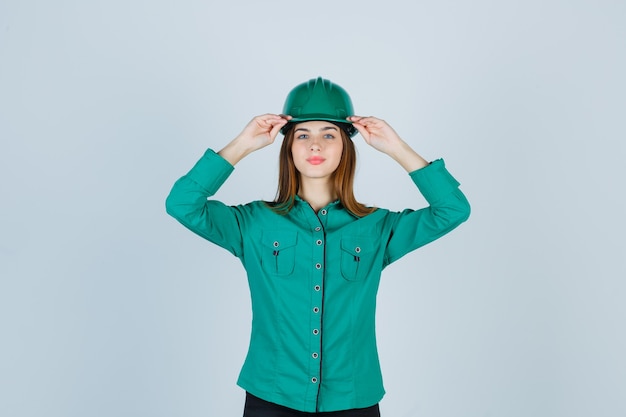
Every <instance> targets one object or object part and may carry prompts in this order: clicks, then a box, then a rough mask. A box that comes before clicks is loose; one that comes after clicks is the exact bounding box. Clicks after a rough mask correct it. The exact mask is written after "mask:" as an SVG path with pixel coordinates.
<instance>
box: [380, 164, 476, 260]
mask: <svg viewBox="0 0 626 417" xmlns="http://www.w3.org/2000/svg"><path fill="white" fill-rule="evenodd" d="M409 176H410V177H411V179H412V180H413V182H414V183H415V185H416V186H417V188H418V189H419V190H420V192H421V193H422V195H423V196H424V198H425V199H426V201H427V202H428V204H429V206H428V207H425V208H422V209H419V210H412V209H407V210H404V211H402V212H400V213H393V217H392V224H391V235H390V238H389V241H388V242H387V247H386V250H385V258H384V265H385V266H387V265H389V264H390V263H392V262H394V261H396V260H398V259H400V258H401V257H402V256H404V255H406V254H407V253H409V252H411V251H413V250H415V249H417V248H419V247H421V246H424V245H425V244H427V243H429V242H432V241H433V240H435V239H438V238H440V237H441V236H443V235H445V234H446V233H448V232H450V231H451V230H452V229H454V228H456V227H457V226H458V225H460V224H461V223H463V222H464V221H465V220H467V218H468V217H469V214H470V205H469V202H468V201H467V199H466V198H465V195H464V194H463V193H462V192H461V190H460V189H459V182H458V181H457V180H456V179H455V178H454V177H453V176H452V175H451V174H450V173H449V172H448V170H447V169H446V167H445V163H444V161H443V160H442V159H438V160H436V161H433V162H432V163H431V164H430V165H428V166H426V167H424V168H421V169H418V170H416V171H413V172H411V173H409Z"/></svg>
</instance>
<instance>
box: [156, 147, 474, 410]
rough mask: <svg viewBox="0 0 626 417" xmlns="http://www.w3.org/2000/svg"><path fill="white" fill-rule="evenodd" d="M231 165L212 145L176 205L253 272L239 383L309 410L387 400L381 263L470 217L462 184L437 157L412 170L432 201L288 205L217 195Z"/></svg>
mask: <svg viewBox="0 0 626 417" xmlns="http://www.w3.org/2000/svg"><path fill="white" fill-rule="evenodd" d="M232 171H233V166H232V165H230V164H229V163H228V162H227V161H226V160H225V159H223V158H222V157H220V156H219V155H218V154H216V153H215V152H213V151H212V150H208V151H207V152H206V153H205V155H204V156H203V157H202V158H201V159H200V161H198V162H197V163H196V165H195V166H194V167H193V168H192V169H191V171H189V173H188V174H187V175H185V176H184V177H182V178H180V179H179V180H178V181H177V182H176V184H175V185H174V187H173V189H172V191H171V193H170V195H169V196H168V198H167V203H166V206H167V211H168V213H169V214H171V215H172V216H173V217H175V218H176V219H177V220H178V221H180V222H181V223H182V224H183V225H184V226H186V227H187V228H189V229H190V230H192V231H193V232H195V233H197V234H198V235H200V236H202V237H204V238H205V239H207V240H209V241H211V242H213V243H215V244H217V245H219V246H221V247H223V248H224V249H226V250H228V251H229V252H231V253H232V254H233V255H235V256H237V257H238V258H239V259H240V260H241V262H242V263H243V266H244V268H245V270H246V271H247V274H248V283H249V285H250V292H251V297H252V313H253V319H252V334H251V340H250V347H249V351H248V355H247V357H246V360H245V363H244V365H243V368H242V370H241V373H240V376H239V380H238V385H240V386H241V387H242V388H244V389H245V390H247V391H249V392H250V393H251V394H253V395H255V396H257V397H260V398H262V399H264V400H266V401H270V402H273V403H277V404H280V405H284V406H286V407H289V408H293V409H296V410H300V411H306V412H316V411H317V412H322V411H336V410H345V409H351V408H363V407H368V406H371V405H374V404H376V403H377V402H379V401H380V400H381V398H382V397H383V395H384V393H385V391H384V389H383V383H382V375H381V371H380V365H379V360H378V352H377V348H376V338H375V329H374V324H375V308H376V293H377V290H378V284H379V281H380V275H381V271H382V270H383V269H384V268H385V267H386V266H387V265H389V264H390V263H392V262H394V261H396V260H397V259H399V258H400V257H402V256H403V255H405V254H406V253H408V252H410V251H412V250H414V249H416V248H418V247H420V246H422V245H424V244H426V243H428V242H431V241H433V240H435V239H437V238H439V237H440V236H443V235H444V234H446V233H448V232H449V231H451V230H452V229H454V228H455V227H456V226H458V225H459V224H460V223H461V222H463V221H464V220H466V219H467V217H468V215H469V211H470V209H469V204H468V202H467V200H466V199H465V196H464V195H463V194H462V193H461V191H460V190H459V189H458V185H459V183H458V182H457V181H456V180H455V179H454V178H453V177H452V176H451V175H450V174H449V173H448V171H447V170H446V168H445V166H444V162H443V161H442V160H437V161H434V162H433V163H431V164H430V165H428V166H427V167H425V168H422V169H419V170H417V171H414V172H411V173H410V177H411V178H412V180H413V182H414V183H415V184H416V185H417V187H418V188H419V190H420V191H421V193H422V194H423V195H424V197H425V198H426V200H427V201H428V203H429V205H430V206H429V207H426V208H423V209H420V210H408V209H407V210H404V211H402V212H391V211H389V210H385V209H380V208H379V209H377V210H376V211H374V212H373V213H372V214H369V215H367V216H365V217H362V218H358V217H355V216H353V215H352V214H350V213H349V212H348V211H347V210H345V209H344V208H343V206H342V205H341V204H340V203H339V202H334V203H331V204H329V205H328V206H326V207H324V208H323V209H321V210H319V211H318V212H317V213H315V211H314V210H313V209H312V208H311V206H309V204H308V203H306V202H305V201H303V200H301V199H296V202H295V205H294V207H293V208H292V209H291V211H289V212H288V213H287V214H283V215H281V214H277V213H275V212H274V211H272V210H271V209H270V208H269V207H268V206H267V204H266V203H265V202H262V201H255V202H252V203H249V204H245V205H238V206H227V205H225V204H223V203H221V202H219V201H215V200H212V199H209V197H211V196H213V195H214V194H215V193H216V192H217V190H218V189H219V188H220V186H221V185H222V184H223V183H224V181H225V180H226V179H227V178H228V176H229V175H230V174H231V172H232Z"/></svg>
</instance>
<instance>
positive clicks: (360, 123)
mask: <svg viewBox="0 0 626 417" xmlns="http://www.w3.org/2000/svg"><path fill="white" fill-rule="evenodd" d="M348 120H350V121H351V122H352V125H353V126H354V127H355V128H356V129H357V130H358V131H359V133H360V134H361V136H362V137H363V139H364V140H365V142H366V143H367V144H368V145H370V146H371V147H373V148H374V149H376V150H378V151H380V152H383V153H386V154H388V155H390V154H391V153H393V152H394V151H395V150H396V149H397V148H398V147H400V146H401V145H402V142H403V141H402V139H400V136H398V134H397V133H396V131H395V130H393V128H392V127H391V126H389V124H388V123H387V122H385V121H384V120H382V119H378V118H376V117H372V116H369V117H362V116H351V117H348Z"/></svg>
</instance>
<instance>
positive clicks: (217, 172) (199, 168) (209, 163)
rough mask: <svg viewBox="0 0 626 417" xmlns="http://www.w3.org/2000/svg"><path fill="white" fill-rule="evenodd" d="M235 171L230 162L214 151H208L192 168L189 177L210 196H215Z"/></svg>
mask: <svg viewBox="0 0 626 417" xmlns="http://www.w3.org/2000/svg"><path fill="white" fill-rule="evenodd" d="M234 170H235V167H233V166H232V165H231V164H230V162H228V161H227V160H225V159H224V158H222V157H221V156H220V155H219V154H218V153H217V152H215V151H214V150H213V149H207V151H206V152H205V153H204V155H203V156H202V158H200V160H199V161H198V162H196V164H195V165H194V166H193V168H191V170H190V171H189V173H187V177H189V178H191V179H192V180H193V181H195V182H196V183H198V184H199V185H201V186H202V188H204V189H205V190H206V191H207V192H208V193H209V195H213V194H215V193H216V192H217V190H218V189H219V188H220V187H221V186H222V184H224V182H225V181H226V179H227V178H228V177H229V176H230V174H231V173H232V172H233V171H234Z"/></svg>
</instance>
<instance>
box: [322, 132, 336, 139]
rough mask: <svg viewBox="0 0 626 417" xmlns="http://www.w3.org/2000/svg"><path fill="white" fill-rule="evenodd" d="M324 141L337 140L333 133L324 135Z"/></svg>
mask: <svg viewBox="0 0 626 417" xmlns="http://www.w3.org/2000/svg"><path fill="white" fill-rule="evenodd" d="M324 139H335V135H333V134H331V133H327V134H325V135H324Z"/></svg>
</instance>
